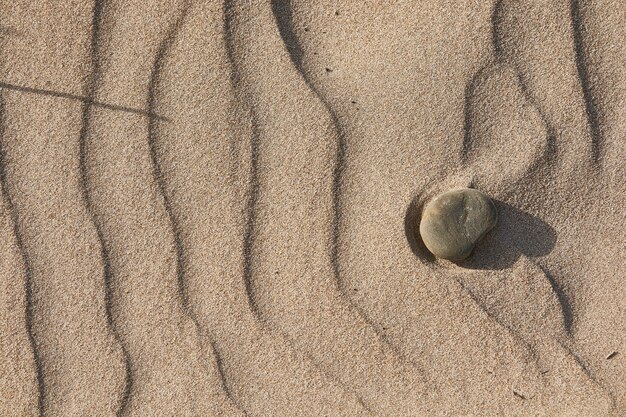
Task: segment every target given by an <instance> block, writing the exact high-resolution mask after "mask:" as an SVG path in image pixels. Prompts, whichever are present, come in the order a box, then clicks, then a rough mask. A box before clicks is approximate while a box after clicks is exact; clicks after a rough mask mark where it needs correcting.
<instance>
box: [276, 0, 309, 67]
mask: <svg viewBox="0 0 626 417" xmlns="http://www.w3.org/2000/svg"><path fill="white" fill-rule="evenodd" d="M272 12H273V13H274V16H275V18H276V23H277V24H278V32H279V33H280V36H281V38H282V39H283V43H284V44H285V47H286V48H287V51H288V52H289V56H291V61H292V62H293V64H294V65H295V67H296V68H297V69H298V71H300V73H302V74H304V73H303V71H302V56H303V52H302V48H300V45H299V43H298V38H297V37H296V35H295V33H294V32H293V9H292V7H291V0H272Z"/></svg>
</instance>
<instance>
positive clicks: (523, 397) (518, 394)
mask: <svg viewBox="0 0 626 417" xmlns="http://www.w3.org/2000/svg"><path fill="white" fill-rule="evenodd" d="M513 395H515V396H516V397H519V398H521V399H522V400H525V399H526V397H525V396H523V395H522V394H520V393H519V392H517V391H515V390H513Z"/></svg>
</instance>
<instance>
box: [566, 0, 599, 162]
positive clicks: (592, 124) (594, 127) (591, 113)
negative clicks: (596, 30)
mask: <svg viewBox="0 0 626 417" xmlns="http://www.w3.org/2000/svg"><path fill="white" fill-rule="evenodd" d="M570 14H571V19H572V34H573V38H574V50H575V52H576V69H577V70H578V78H579V79H580V85H581V89H582V92H583V98H584V100H585V110H586V112H587V120H588V122H589V129H590V131H591V157H592V160H593V162H594V163H598V162H599V161H600V152H601V145H602V137H601V133H600V124H599V122H598V110H597V109H596V104H595V100H594V97H593V92H592V87H591V83H590V82H589V74H588V72H587V64H586V62H585V45H584V43H585V42H584V40H583V32H584V30H585V27H584V23H583V21H582V17H581V15H580V0H571V2H570Z"/></svg>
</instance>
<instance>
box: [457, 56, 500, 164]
mask: <svg viewBox="0 0 626 417" xmlns="http://www.w3.org/2000/svg"><path fill="white" fill-rule="evenodd" d="M494 69H495V64H493V63H492V64H488V65H486V66H484V67H482V68H481V69H480V70H478V71H477V72H476V74H474V76H473V77H472V78H471V80H470V81H469V82H468V83H467V85H466V86H465V96H464V97H465V100H464V103H463V115H464V119H463V145H462V147H461V158H460V159H461V164H462V165H464V166H466V165H467V163H468V155H469V154H470V152H471V146H472V127H473V126H472V119H473V113H474V111H473V104H474V103H473V101H474V96H475V93H476V89H477V88H478V87H479V86H480V84H481V83H482V82H484V80H485V79H486V78H487V77H488V76H489V73H490V72H492V71H493V70H494Z"/></svg>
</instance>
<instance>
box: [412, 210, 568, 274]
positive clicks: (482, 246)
mask: <svg viewBox="0 0 626 417" xmlns="http://www.w3.org/2000/svg"><path fill="white" fill-rule="evenodd" d="M493 202H494V203H495V205H496V209H497V211H498V223H497V224H496V226H495V227H494V228H493V230H491V231H490V232H489V233H487V235H485V237H484V238H483V239H482V240H481V241H480V242H478V244H477V245H476V247H475V248H474V251H473V252H472V254H471V255H470V256H469V257H468V258H467V259H465V260H463V261H458V262H455V263H456V264H457V265H458V266H460V267H463V268H468V269H490V270H502V269H507V268H510V267H511V266H512V265H513V264H514V263H515V261H517V259H518V258H519V257H520V256H521V255H522V254H524V255H526V256H527V257H529V258H534V257H539V256H544V255H547V254H548V253H550V252H551V251H552V249H553V248H554V245H555V244H556V239H557V235H556V231H555V230H554V229H553V228H552V227H551V226H550V225H549V224H548V223H546V222H544V221H543V220H541V219H540V218H538V217H536V216H533V215H532V214H529V213H526V212H524V211H522V210H520V209H518V208H515V207H513V206H511V205H510V204H507V203H505V202H503V201H499V200H493ZM421 213H422V206H421V204H420V203H419V202H418V201H417V199H416V200H414V201H412V202H411V204H410V205H409V207H408V209H407V211H406V215H405V219H404V231H405V235H406V238H407V242H408V243H409V246H410V247H411V250H412V252H413V253H414V254H415V256H417V257H419V258H420V259H421V260H422V261H424V262H434V261H435V257H434V256H433V255H432V254H431V253H430V252H429V251H428V249H426V246H425V245H424V242H423V241H422V239H421V237H420V234H419V222H420V219H421Z"/></svg>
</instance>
